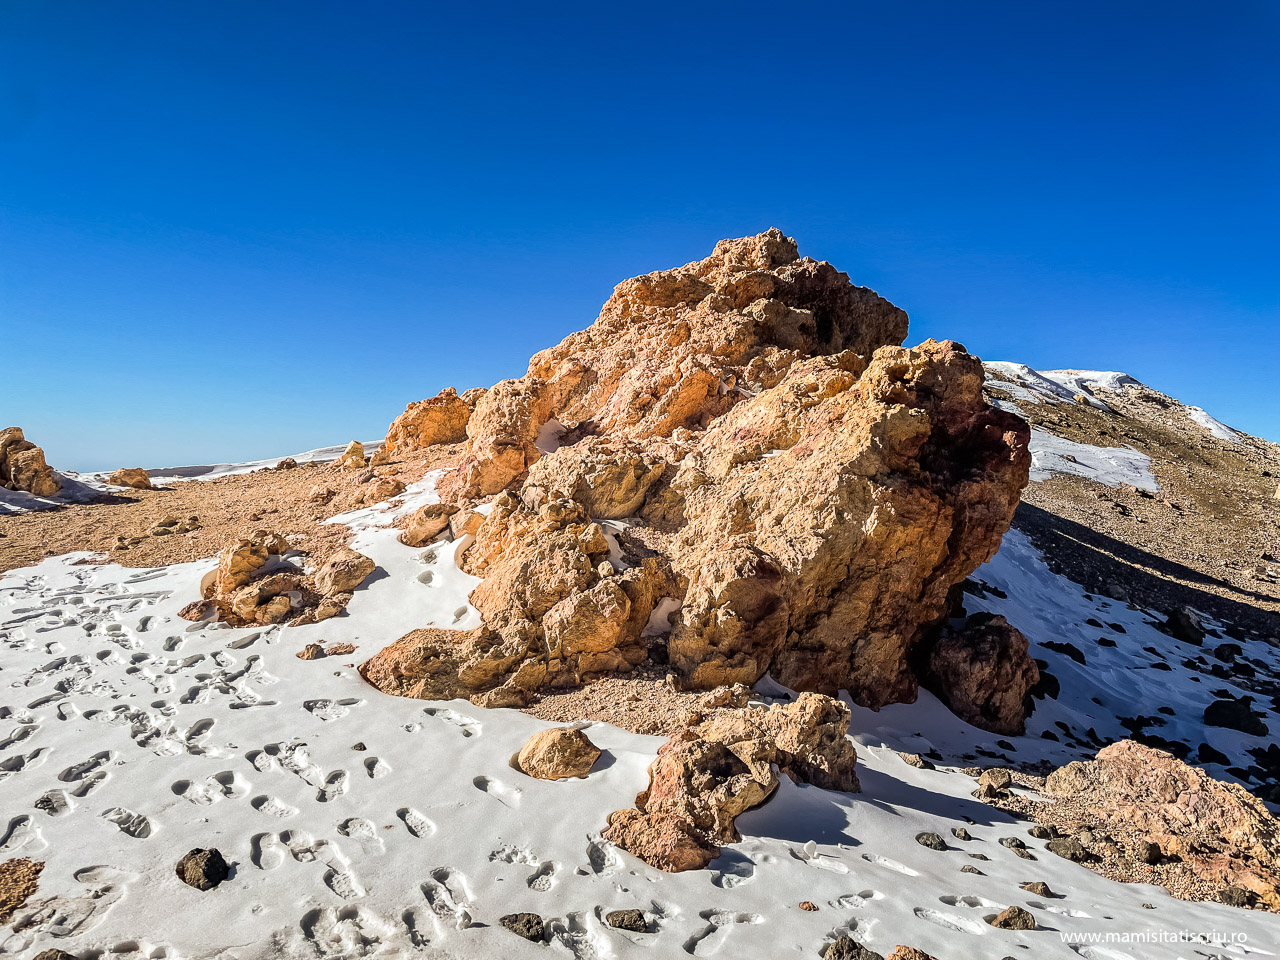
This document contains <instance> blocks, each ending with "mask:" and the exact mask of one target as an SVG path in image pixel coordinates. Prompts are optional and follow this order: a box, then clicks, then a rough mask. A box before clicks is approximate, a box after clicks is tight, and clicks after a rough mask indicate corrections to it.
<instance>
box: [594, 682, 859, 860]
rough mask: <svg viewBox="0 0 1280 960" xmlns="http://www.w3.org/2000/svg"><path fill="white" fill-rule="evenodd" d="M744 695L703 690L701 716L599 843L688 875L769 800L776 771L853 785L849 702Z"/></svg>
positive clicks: (671, 744)
mask: <svg viewBox="0 0 1280 960" xmlns="http://www.w3.org/2000/svg"><path fill="white" fill-rule="evenodd" d="M747 699H748V694H747V688H746V687H744V686H737V687H733V688H730V689H727V690H724V691H719V692H717V693H713V694H708V695H707V697H706V698H704V701H703V702H704V705H705V710H704V711H703V712H699V713H695V714H693V715H692V716H690V717H689V719H688V721H687V722H686V724H685V726H684V728H683V729H681V730H678V731H677V732H676V733H674V734H672V736H671V738H670V739H669V740H668V741H667V742H666V743H664V744H663V745H662V747H661V748H660V749H659V750H658V756H657V757H656V759H654V761H653V763H652V764H650V766H649V787H648V789H646V790H645V791H644V792H643V793H641V794H640V795H639V796H637V797H636V807H635V809H634V810H622V811H619V812H618V813H615V814H613V816H612V817H610V818H609V827H608V829H606V830H605V832H604V837H605V839H606V840H610V841H612V842H613V843H616V844H617V845H618V846H620V847H622V848H623V849H624V850H626V851H628V852H629V853H631V854H633V855H634V856H636V857H639V858H640V859H641V860H644V861H645V862H646V863H648V864H649V865H650V866H654V867H657V868H658V869H660V870H667V871H671V872H678V871H681V870H694V869H699V868H701V867H704V866H706V865H707V863H708V862H710V861H711V860H713V859H714V858H715V857H717V856H719V847H720V845H721V844H724V843H732V842H733V841H735V840H737V839H739V837H738V832H737V829H736V828H735V826H734V821H735V820H736V819H737V818H738V817H739V816H740V815H741V814H743V813H745V812H746V811H747V810H751V809H753V808H755V807H758V806H760V805H762V804H764V803H766V802H767V801H768V800H769V798H770V797H772V796H773V794H774V792H775V791H776V790H777V789H778V776H777V773H776V772H775V771H781V772H784V773H786V774H787V775H788V776H790V777H791V778H792V779H793V780H796V781H799V782H803V783H812V784H814V785H816V786H820V787H826V788H828V789H833V790H844V791H847V792H856V791H857V790H858V789H859V784H858V775H857V773H856V772H855V770H854V767H855V765H856V763H857V759H858V755H857V751H856V750H855V749H854V746H853V742H852V741H851V740H849V738H848V737H847V736H846V735H845V734H846V733H847V731H848V729H849V718H850V711H849V708H848V707H847V706H845V705H844V704H843V703H841V702H840V701H838V700H833V699H831V698H830V697H825V696H822V695H820V694H816V693H806V694H802V695H801V696H800V698H799V699H798V700H797V701H796V702H795V703H791V704H786V705H779V704H774V705H773V706H770V707H768V708H765V707H762V706H749V705H748V704H747Z"/></svg>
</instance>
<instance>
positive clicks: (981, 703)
mask: <svg viewBox="0 0 1280 960" xmlns="http://www.w3.org/2000/svg"><path fill="white" fill-rule="evenodd" d="M1028 647H1029V644H1028V643H1027V638H1026V637H1024V636H1023V635H1022V634H1021V633H1019V632H1018V630H1017V629H1015V628H1014V627H1012V626H1010V625H1009V621H1007V620H1006V619H1005V618H1004V617H999V616H995V615H993V614H989V613H979V614H975V615H974V616H972V617H969V618H968V619H967V620H966V621H964V624H963V626H961V627H959V628H952V627H945V628H943V630H942V633H941V635H940V636H939V637H938V640H937V642H936V643H934V645H933V647H932V648H931V649H930V650H929V651H928V653H927V657H928V662H927V668H926V673H927V676H926V679H925V685H926V686H927V687H929V689H931V690H933V691H935V692H936V693H937V695H938V697H939V698H940V699H941V700H942V702H943V703H945V704H946V705H947V706H948V707H950V708H951V711H952V712H953V713H954V714H956V716H958V717H960V719H962V720H965V721H967V722H968V723H971V724H973V725H974V726H975V727H981V728H982V729H983V730H990V731H992V732H993V733H1003V734H1005V735H1007V736H1021V735H1022V734H1023V733H1025V732H1026V726H1027V724H1026V720H1027V716H1028V714H1029V713H1030V709H1029V704H1030V700H1029V697H1030V694H1031V688H1032V687H1034V686H1035V685H1036V683H1037V681H1039V679H1040V669H1039V668H1038V667H1037V666H1036V662H1035V660H1033V659H1032V657H1031V654H1030V653H1028V652H1027V651H1028Z"/></svg>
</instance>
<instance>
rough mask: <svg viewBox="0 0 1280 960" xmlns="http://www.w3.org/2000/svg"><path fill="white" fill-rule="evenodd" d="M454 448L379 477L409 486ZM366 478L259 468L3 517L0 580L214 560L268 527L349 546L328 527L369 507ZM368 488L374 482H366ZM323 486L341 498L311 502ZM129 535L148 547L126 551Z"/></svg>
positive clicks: (336, 527)
mask: <svg viewBox="0 0 1280 960" xmlns="http://www.w3.org/2000/svg"><path fill="white" fill-rule="evenodd" d="M454 449H455V448H452V447H440V448H435V449H433V450H431V451H428V452H427V453H426V454H424V455H420V456H415V457H413V458H412V459H410V458H406V459H404V460H400V461H395V462H392V463H390V464H388V465H386V466H383V467H378V468H375V470H374V471H373V474H370V476H371V477H372V476H377V477H383V476H394V477H395V478H397V479H398V480H400V481H401V482H402V483H404V484H406V485H407V484H410V483H413V482H415V481H417V480H420V479H421V478H422V476H423V474H425V473H426V472H427V471H428V470H431V469H435V468H436V467H438V466H440V465H442V464H443V463H444V462H446V461H447V460H448V459H450V457H451V456H452V455H453V452H454ZM364 474H365V471H360V470H346V471H344V470H339V469H338V468H337V467H335V466H333V465H324V466H319V465H308V464H302V465H299V466H298V467H296V468H294V469H292V470H259V471H257V472H255V473H249V474H243V475H240V476H232V477H220V478H218V479H214V480H188V481H183V482H181V483H174V484H173V485H172V486H170V487H166V488H163V489H157V490H127V491H123V492H120V493H113V494H108V495H105V496H104V497H103V498H102V499H101V500H99V501H97V502H93V503H86V504H76V505H73V506H67V507H61V508H58V509H55V510H42V511H38V512H32V513H23V514H17V515H15V516H5V517H0V573H3V572H4V571H6V570H12V569H14V568H15V567H23V566H28V565H30V564H34V563H39V562H40V561H41V560H43V559H44V558H45V557H51V556H56V555H59V554H63V553H69V552H72V551H78V550H87V551H91V552H94V553H101V554H103V556H102V557H100V558H97V559H95V560H91V561H88V562H92V563H108V562H110V563H119V564H121V565H123V566H126V567H152V566H160V565H162V564H169V563H185V562H189V561H192V560H199V559H201V558H204V557H212V556H215V555H217V553H218V552H219V551H220V550H221V549H222V548H223V547H225V546H226V545H227V544H229V543H233V542H235V541H236V540H239V539H241V538H244V537H249V536H252V535H253V533H254V532H255V531H259V530H269V531H270V532H272V533H279V534H283V535H285V536H291V535H296V541H295V542H296V543H297V545H298V547H299V548H300V549H302V550H304V551H306V552H308V553H311V554H315V555H318V556H323V555H324V554H326V553H328V552H330V551H331V550H333V549H334V548H336V547H338V546H341V545H343V544H345V543H346V542H347V541H348V540H349V539H350V530H348V529H347V528H346V527H344V526H342V525H340V524H326V523H325V522H324V521H325V520H328V519H329V518H330V517H332V516H334V515H336V514H338V513H342V512H344V511H346V510H351V509H354V508H356V507H359V506H362V505H364V498H365V497H366V496H367V491H368V489H369V488H368V487H365V486H364V482H361V481H362V477H363V476H364ZM365 482H368V481H365ZM316 486H321V487H325V486H327V487H331V488H333V490H335V491H336V495H335V496H334V498H333V499H332V500H330V501H329V502H328V503H327V504H320V503H312V502H311V501H310V500H308V498H307V497H308V494H309V493H310V491H311V489H312V488H313V487H316ZM169 516H172V517H175V518H177V519H179V520H185V519H186V518H187V517H191V516H195V517H198V518H199V523H200V527H199V529H197V530H194V531H192V532H190V533H178V534H171V535H168V536H158V537H157V536H148V535H147V534H148V531H149V530H151V529H152V528H154V527H155V526H156V524H157V523H158V522H159V521H161V520H163V519H164V518H165V517H169ZM120 537H143V538H144V539H143V541H142V543H140V544H138V545H136V546H132V547H129V548H128V549H123V550H122V549H117V546H118V542H119V538H120Z"/></svg>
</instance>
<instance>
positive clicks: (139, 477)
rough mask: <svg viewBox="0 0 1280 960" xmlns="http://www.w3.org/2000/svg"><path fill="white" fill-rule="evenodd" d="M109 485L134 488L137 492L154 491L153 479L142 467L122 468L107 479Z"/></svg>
mask: <svg viewBox="0 0 1280 960" xmlns="http://www.w3.org/2000/svg"><path fill="white" fill-rule="evenodd" d="M107 483H114V484H115V485H116V486H117V487H133V489H135V490H154V489H155V487H154V486H152V484H151V477H150V476H149V475H148V474H147V471H146V470H144V469H142V467H122V468H121V469H119V470H117V471H115V472H114V473H112V474H110V475H109V476H108V477H107Z"/></svg>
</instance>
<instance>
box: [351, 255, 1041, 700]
mask: <svg viewBox="0 0 1280 960" xmlns="http://www.w3.org/2000/svg"><path fill="white" fill-rule="evenodd" d="M906 331H907V318H906V314H904V313H903V312H902V311H901V310H899V309H898V308H897V307H895V306H894V305H893V304H891V303H889V302H888V301H886V300H884V299H882V298H881V297H879V296H877V295H876V294H875V293H873V292H872V291H870V290H867V289H866V288H863V287H857V286H854V285H853V284H852V283H850V282H849V279H848V277H846V276H845V275H844V274H842V273H840V272H838V271H837V270H836V269H835V268H834V267H832V266H831V265H830V264H826V263H819V262H816V261H813V260H810V259H807V258H801V257H800V256H799V254H798V251H797V249H796V245H795V241H794V240H791V239H790V238H788V237H785V236H783V235H782V234H781V233H780V232H778V231H777V230H770V231H768V232H766V233H763V234H760V235H759V236H755V237H747V238H743V239H740V240H726V241H723V242H721V243H720V244H717V246H716V248H715V250H714V251H713V253H712V255H711V256H710V257H708V258H707V259H705V260H701V261H697V262H695V263H691V264H687V265H686V266H684V267H680V268H677V269H675V270H668V271H662V272H659V273H653V274H649V275H647V276H644V277H637V278H635V279H632V280H628V281H626V282H624V283H621V284H619V285H618V287H617V288H616V289H615V290H614V293H613V296H612V297H610V299H609V301H608V302H607V303H606V304H605V306H604V309H603V310H602V311H601V314H600V317H599V318H598V319H597V320H596V322H595V323H594V324H592V326H590V327H589V328H587V329H586V330H583V331H580V332H578V333H574V334H571V335H570V336H569V337H567V338H565V340H564V341H562V342H561V343H560V344H559V345H558V346H556V347H553V348H551V349H549V350H545V351H543V352H542V353H539V354H537V355H536V356H534V357H533V359H532V360H531V361H530V365H529V372H528V374H527V375H526V376H524V377H521V378H519V379H515V380H506V381H503V382H502V383H499V384H497V385H495V386H494V387H493V388H492V389H490V390H489V391H487V392H485V393H484V395H483V396H481V397H479V399H478V400H476V401H475V406H474V412H472V413H471V415H470V418H469V419H468V420H467V422H466V435H467V440H466V443H465V445H464V447H463V449H462V452H461V454H460V462H459V463H458V465H457V466H456V467H455V468H453V469H452V470H450V471H449V472H448V473H447V474H446V475H445V476H444V477H443V478H442V479H441V481H440V483H439V485H438V489H439V491H440V494H441V498H442V500H443V501H445V502H447V503H451V504H454V505H456V506H458V507H459V508H465V507H469V506H471V505H473V504H474V503H475V502H476V501H477V500H478V499H479V498H487V497H490V496H492V495H494V494H498V496H497V498H496V499H495V500H494V501H493V507H492V509H491V511H490V512H489V513H488V515H487V516H486V517H485V518H484V520H483V522H482V523H479V524H478V527H477V528H476V529H475V530H474V536H475V542H474V544H472V545H471V546H470V548H469V549H468V550H467V551H466V553H465V556H464V559H463V565H464V567H465V568H466V569H467V570H468V571H469V572H471V573H474V574H476V575H477V576H482V577H484V578H485V582H484V583H483V584H481V585H480V586H479V587H478V588H477V589H476V591H475V593H474V594H473V596H472V602H473V603H474V604H475V606H476V608H477V609H479V610H480V612H481V614H482V615H483V616H484V620H485V626H484V627H483V628H482V634H481V636H480V637H478V638H476V642H475V643H474V644H473V643H471V641H470V640H467V641H463V638H461V637H459V642H460V644H463V645H464V646H466V645H468V644H470V646H468V652H467V653H466V655H465V658H466V659H467V660H468V662H472V663H474V657H476V656H479V657H481V658H483V657H484V653H483V650H484V649H485V648H486V646H488V647H491V648H492V649H494V650H495V651H500V656H498V657H496V658H495V661H494V662H490V663H487V664H485V665H483V666H481V665H479V664H475V666H476V667H477V669H474V670H472V671H471V673H470V676H471V677H472V678H473V679H472V680H467V681H463V680H461V679H459V680H458V681H457V682H456V683H454V685H453V687H452V695H455V696H470V697H487V696H489V694H490V693H491V692H493V690H494V689H495V688H498V687H501V688H502V691H503V692H502V693H501V695H500V698H501V699H503V700H504V701H505V700H510V699H513V698H515V699H518V698H520V697H524V696H528V695H529V694H530V692H531V690H532V689H534V688H530V687H529V686H528V685H529V684H536V685H545V684H567V683H576V682H581V681H583V680H588V679H591V678H592V677H595V676H600V675H604V674H607V673H616V672H623V671H627V670H629V669H631V668H632V667H634V666H635V665H637V664H639V663H640V662H642V661H644V660H645V659H647V658H655V660H656V662H659V663H664V664H669V667H670V670H671V671H672V673H673V674H674V675H675V677H676V680H677V682H678V683H680V684H681V685H682V686H683V687H685V688H689V689H710V688H713V687H716V686H720V685H723V684H728V683H737V682H741V683H752V682H754V681H756V680H758V679H759V678H760V677H761V676H762V675H763V674H764V673H765V672H766V671H767V672H770V673H771V674H772V675H773V676H774V677H775V678H776V679H777V680H779V681H780V682H782V683H784V684H787V685H788V686H791V687H793V688H796V689H801V690H814V691H821V692H825V693H834V692H835V691H837V690H840V689H847V690H848V691H849V692H850V694H851V695H852V696H853V698H854V700H855V701H857V702H858V703H860V704H863V705H866V706H871V707H879V706H882V705H884V704H887V703H895V702H902V701H910V700H912V699H914V698H915V695H916V688H917V678H916V676H915V674H914V672H913V670H912V668H911V663H910V660H911V656H910V655H911V653H912V649H913V647H914V646H915V645H916V643H917V642H918V640H919V639H920V637H921V636H923V635H924V634H925V632H926V630H927V628H928V627H929V626H930V625H932V624H933V623H935V622H936V621H937V620H938V618H939V617H940V616H941V615H942V613H943V610H944V605H945V600H946V596H947V592H948V590H949V589H950V588H951V587H952V586H953V585H954V584H956V583H958V582H960V581H962V580H963V579H964V578H965V577H967V576H968V575H969V574H970V573H971V572H972V571H973V570H974V569H976V568H977V567H978V566H979V565H980V564H982V563H983V562H985V561H986V560H988V559H989V558H990V557H991V556H992V555H993V554H994V553H995V551H996V549H997V548H998V547H999V544H1000V538H1001V537H1002V536H1003V534H1004V532H1005V531H1006V530H1007V529H1008V527H1009V523H1010V521H1011V519H1012V516H1013V510H1014V508H1015V506H1016V505H1017V502H1018V498H1019V494H1020V492H1021V489H1022V487H1023V486H1024V485H1025V484H1026V481H1027V475H1028V471H1029V466H1030V454H1029V453H1028V450H1027V443H1028V439H1029V429H1028V427H1027V425H1026V424H1025V423H1024V422H1023V421H1022V420H1021V419H1019V418H1018V417H1015V416H1013V415H1011V414H1008V413H1004V412H1002V411H999V410H996V409H993V408H991V407H990V406H988V405H987V403H986V402H985V401H984V399H983V397H982V383H983V371H982V366H981V363H980V362H979V361H978V360H977V358H975V357H972V356H970V355H969V354H968V353H966V352H965V350H964V348H963V347H961V346H960V345H958V344H955V343H937V342H934V341H928V342H926V343H924V344H921V345H920V346H919V347H915V348H911V349H907V348H904V347H901V346H899V344H900V343H901V341H902V339H903V337H904V336H905V335H906ZM443 396H444V395H443V394H442V397H443ZM437 399H439V398H437ZM457 403H463V401H462V398H457ZM448 405H451V406H456V404H455V402H454V400H453V399H449V400H448ZM464 405H465V404H464ZM459 515H468V514H467V513H466V512H465V510H461V511H460V514H459ZM618 521H621V524H619V523H618ZM602 523H603V524H604V525H605V526H608V529H607V530H606V529H605V528H604V527H602ZM610 523H613V526H609V524H610ZM610 537H613V538H614V539H612V540H611V539H610ZM624 598H625V602H624ZM664 598H665V599H668V600H670V601H671V603H670V607H671V612H670V615H669V616H665V615H664V616H663V618H662V622H660V623H656V624H651V623H650V617H651V616H652V615H653V613H654V611H655V610H656V609H657V606H658V604H659V603H660V602H661V601H662V600H663V599H664ZM588 635H590V637H589V638H588V639H584V638H587V637H588ZM517 648H521V649H523V650H525V651H526V652H525V653H524V654H523V655H520V656H518V657H517V658H516V659H512V658H511V655H512V652H513V651H514V650H516V649H517ZM404 652H405V651H404V649H403V648H402V649H401V650H400V651H399V653H398V654H397V655H396V656H397V657H400V656H402V655H403V654H404ZM445 659H446V660H456V659H457V658H456V656H453V655H445ZM497 660H501V661H502V663H501V664H498V663H497V662H496V661H497ZM410 672H412V671H410ZM386 673H387V671H382V670H376V669H375V670H373V671H371V675H372V674H377V675H386ZM433 675H434V674H433ZM475 678H483V681H479V680H477V679H475ZM477 682H483V683H485V684H489V686H484V687H481V686H477ZM438 686H439V683H438V682H436V681H433V683H432V687H433V688H437V687H438Z"/></svg>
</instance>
